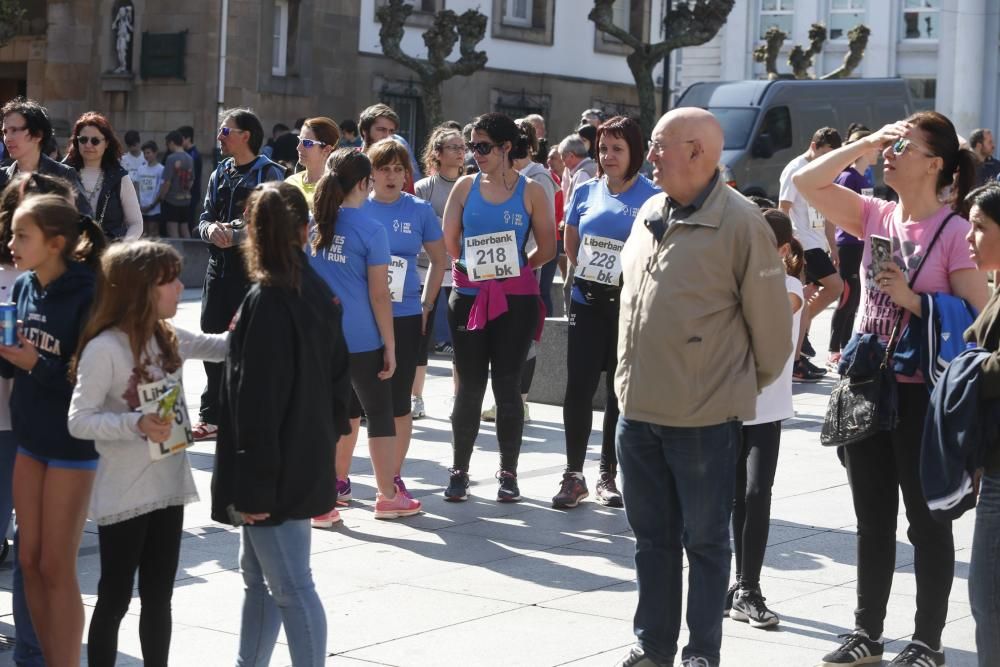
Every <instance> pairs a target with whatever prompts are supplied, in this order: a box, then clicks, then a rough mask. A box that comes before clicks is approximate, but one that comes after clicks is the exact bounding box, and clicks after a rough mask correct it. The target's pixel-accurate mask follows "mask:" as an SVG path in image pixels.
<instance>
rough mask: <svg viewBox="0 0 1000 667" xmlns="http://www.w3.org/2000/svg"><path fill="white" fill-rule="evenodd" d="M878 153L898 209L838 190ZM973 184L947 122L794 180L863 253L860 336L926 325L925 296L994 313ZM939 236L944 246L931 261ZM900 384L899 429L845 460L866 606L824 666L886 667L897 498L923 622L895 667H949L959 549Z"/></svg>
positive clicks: (908, 392) (872, 139) (901, 131)
mask: <svg viewBox="0 0 1000 667" xmlns="http://www.w3.org/2000/svg"><path fill="white" fill-rule="evenodd" d="M875 147H878V148H882V149H883V150H882V156H883V157H884V158H885V168H884V171H883V175H884V179H885V183H886V185H888V186H889V187H891V188H892V189H893V190H895V191H896V192H897V193H898V194H899V202H898V203H896V202H886V201H882V200H879V199H874V198H872V197H865V196H862V195H859V194H857V193H856V192H853V191H852V190H849V189H847V188H844V187H841V186H839V185H835V184H833V180H834V179H835V178H836V177H837V175H838V174H839V173H840V171H841V170H842V169H843V168H844V167H846V166H847V165H849V164H850V163H851V162H853V161H854V160H856V159H857V158H858V157H860V156H861V155H862V154H864V153H865V152H866V151H869V150H871V149H872V148H875ZM975 174H976V162H975V158H974V156H973V155H972V153H971V152H970V151H968V150H963V149H961V148H960V147H959V143H958V135H957V134H956V132H955V127H954V125H952V123H951V121H949V120H948V119H947V118H945V117H944V116H942V115H941V114H939V113H936V112H933V111H926V112H920V113H916V114H914V115H912V116H910V117H909V118H907V119H906V120H905V121H900V122H897V123H893V124H891V125H886V126H885V127H883V128H882V129H881V130H879V131H878V132H876V133H874V134H872V135H869V136H868V137H867V138H865V139H862V140H860V141H857V142H854V143H853V144H849V145H847V146H844V147H843V148H841V149H838V150H835V151H833V152H831V153H828V154H827V155H825V156H822V157H820V158H817V159H816V160H813V161H812V162H810V163H809V165H807V166H806V167H804V168H803V169H802V170H801V171H799V172H798V173H797V174H796V175H795V176H794V177H793V181H794V183H795V186H796V187H797V188H798V189H799V192H800V193H801V194H802V196H804V197H805V198H806V200H807V201H808V202H809V203H810V204H811V205H812V206H814V207H815V208H816V209H817V210H818V211H819V212H820V213H822V214H823V215H824V216H825V217H826V218H827V219H828V220H830V222H832V223H833V224H835V225H837V226H838V227H840V228H841V229H843V230H844V231H846V232H848V233H850V234H853V235H854V236H857V237H858V238H859V239H862V240H863V241H864V242H865V249H864V254H863V256H862V260H861V308H860V312H861V319H860V321H859V323H858V325H857V326H858V330H859V331H860V332H862V333H877V334H879V335H880V336H881V337H882V338H883V339H884V340H887V339H888V338H889V335H890V333H891V331H892V329H893V326H894V324H895V322H896V319H897V317H899V315H900V314H902V318H903V319H902V326H904V327H905V325H906V323H907V322H908V321H909V318H910V316H911V315H917V316H919V315H920V295H921V294H930V293H934V292H943V293H947V294H954V295H955V296H959V297H961V298H963V299H965V300H966V301H968V302H969V303H971V304H972V305H973V306H974V307H975V308H976V309H982V307H983V306H984V305H985V304H986V300H987V290H986V278H985V276H984V274H982V273H980V272H979V271H978V270H977V269H976V265H975V263H974V262H973V261H972V259H971V258H970V257H969V250H968V245H967V243H966V241H965V235H966V234H967V233H968V231H969V222H968V220H966V219H965V217H964V215H965V214H966V211H965V210H964V209H963V204H962V203H963V201H964V200H965V196H966V194H968V192H969V190H970V189H971V187H972V186H973V185H974V182H975ZM942 225H945V226H944V228H943V229H942V231H941V234H940V238H938V240H937V242H936V244H935V245H934V246H933V248H931V249H930V252H927V249H928V246H929V245H930V244H931V243H932V239H933V238H934V236H935V234H936V233H937V231H938V229H939V228H941V226H942ZM872 235H877V236H882V237H888V238H889V239H891V242H892V252H893V260H894V262H893V263H886V264H883V265H881V266H876V265H875V263H874V262H873V261H872V248H871V237H872ZM918 266H921V269H920V272H919V275H918V277H917V280H916V282H915V284H914V285H913V289H911V288H910V286H909V284H908V281H909V279H910V277H911V276H913V275H914V272H915V271H916V268H917V267H918ZM897 335H898V334H897ZM897 379H898V380H899V423H898V425H897V426H896V428H895V429H893V430H892V431H885V432H881V433H878V434H877V435H874V436H872V437H871V438H869V439H868V440H865V441H864V442H860V443H856V444H853V445H849V446H848V447H847V448H846V451H845V464H846V466H847V478H848V480H849V481H850V484H851V495H852V497H853V499H854V512H855V514H856V515H857V519H858V584H857V595H858V605H857V610H856V611H855V631H854V632H853V633H851V634H850V635H848V636H847V638H846V640H845V641H844V643H843V644H842V645H841V646H840V647H839V648H838V649H836V650H834V651H833V652H831V653H830V654H828V655H827V656H825V657H824V664H827V665H856V664H861V663H863V662H871V661H872V660H873V659H880V658H881V655H882V650H883V649H882V640H881V637H882V629H883V623H884V621H885V613H886V605H887V603H888V601H889V592H890V590H891V588H892V575H893V571H894V570H895V567H896V518H897V514H898V512H899V490H900V489H901V490H902V493H903V502H904V504H905V506H906V518H907V520H908V521H909V530H908V531H907V535H908V537H909V539H910V542H911V543H912V544H913V548H914V552H915V561H916V562H917V563H918V566H917V568H916V579H917V613H916V627H915V629H914V632H913V640H912V642H911V643H910V644H908V645H907V646H906V647H905V648H904V649H903V651H902V652H901V653H900V654H899V655H898V656H897V657H896V659H895V660H893V662H892V663H891V664H892V665H944V650H943V648H942V646H941V631H942V629H943V628H944V624H945V621H946V619H947V609H948V595H949V593H950V592H951V584H952V579H953V578H954V572H955V546H954V540H953V539H952V532H951V524H950V523H943V522H939V521H937V520H935V519H933V518H932V517H931V515H930V511H929V510H928V508H927V503H926V502H924V498H923V493H922V492H921V488H920V472H919V466H920V440H921V434H922V431H923V424H924V416H925V414H926V412H927V404H928V391H927V388H926V386H925V385H924V383H923V378H922V377H920V376H919V375H917V376H916V377H907V376H897Z"/></svg>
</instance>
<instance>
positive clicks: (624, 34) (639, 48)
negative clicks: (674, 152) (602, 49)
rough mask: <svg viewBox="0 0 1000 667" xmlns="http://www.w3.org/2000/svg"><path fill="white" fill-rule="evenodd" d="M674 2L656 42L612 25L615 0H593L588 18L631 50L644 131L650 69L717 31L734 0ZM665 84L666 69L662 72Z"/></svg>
mask: <svg viewBox="0 0 1000 667" xmlns="http://www.w3.org/2000/svg"><path fill="white" fill-rule="evenodd" d="M668 1H672V2H673V3H674V5H673V8H672V9H671V11H670V19H669V21H667V22H665V24H664V37H663V40H662V41H660V42H657V43H655V44H649V43H646V42H643V41H642V40H641V39H640V38H638V37H636V36H635V35H633V34H632V33H630V32H628V31H627V30H623V29H622V28H621V27H619V26H617V25H615V24H614V21H613V20H612V19H613V11H612V5H613V4H614V0H594V8H593V9H591V10H590V16H589V18H590V20H591V21H593V22H594V25H595V26H597V29H598V30H600V31H601V32H603V33H605V34H607V35H610V36H611V37H614V38H615V39H617V40H618V41H620V42H621V43H623V44H625V45H626V46H628V47H629V48H630V49H632V52H631V53H629V54H628V56H627V57H626V58H625V60H626V62H627V63H628V68H629V70H630V71H631V72H632V77H633V78H634V79H635V86H636V89H637V90H638V92H639V123H640V124H641V125H642V130H643V132H644V133H645V134H647V135H648V134H649V133H650V132H652V130H653V125H654V124H655V123H656V86H655V85H654V83H653V69H654V68H655V67H656V66H657V65H658V64H660V63H661V62H663V57H664V56H665V55H667V54H668V53H670V52H671V51H673V50H675V49H680V48H683V47H685V46H698V45H699V44H704V43H705V42H707V41H709V40H710V39H712V38H713V37H715V35H716V33H718V32H719V29H720V28H722V26H723V25H725V23H726V19H727V18H728V17H729V12H730V11H732V9H733V4H734V3H735V0H668ZM663 74H664V85H666V78H667V72H664V73H663Z"/></svg>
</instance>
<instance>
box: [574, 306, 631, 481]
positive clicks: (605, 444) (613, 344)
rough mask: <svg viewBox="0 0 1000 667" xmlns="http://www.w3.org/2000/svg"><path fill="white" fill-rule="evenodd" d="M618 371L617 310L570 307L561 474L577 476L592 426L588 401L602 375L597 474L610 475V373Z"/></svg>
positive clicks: (613, 419)
mask: <svg viewBox="0 0 1000 667" xmlns="http://www.w3.org/2000/svg"><path fill="white" fill-rule="evenodd" d="M617 367H618V307H617V304H605V305H589V304H583V303H578V302H576V301H571V302H570V306H569V332H568V340H567V342H566V395H565V397H564V399H563V425H564V427H565V431H566V469H567V470H569V471H571V472H582V471H583V462H584V459H586V457H587V442H588V440H589V439H590V430H591V428H592V427H593V423H594V411H593V407H592V406H593V401H594V393H595V392H596V391H597V385H598V383H599V382H600V381H601V372H602V371H604V373H605V380H604V381H605V386H606V387H607V392H608V404H607V406H605V408H604V430H603V432H602V437H601V463H600V470H601V472H609V473H611V474H614V472H615V470H616V469H617V467H618V460H617V457H616V455H615V428H616V427H617V424H618V397H617V396H615V369H616V368H617Z"/></svg>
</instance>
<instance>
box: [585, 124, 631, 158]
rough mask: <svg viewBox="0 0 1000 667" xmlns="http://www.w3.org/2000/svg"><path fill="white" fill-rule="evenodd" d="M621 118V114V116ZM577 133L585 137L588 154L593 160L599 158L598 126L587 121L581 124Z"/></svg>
mask: <svg viewBox="0 0 1000 667" xmlns="http://www.w3.org/2000/svg"><path fill="white" fill-rule="evenodd" d="M619 118H620V116H619ZM576 133H577V134H578V135H580V136H581V137H583V139H584V141H585V142H586V144H587V155H588V156H589V157H590V159H591V160H596V159H597V126H596V125H591V124H590V123H586V124H584V125H581V126H580V127H579V128H578V129H577V131H576Z"/></svg>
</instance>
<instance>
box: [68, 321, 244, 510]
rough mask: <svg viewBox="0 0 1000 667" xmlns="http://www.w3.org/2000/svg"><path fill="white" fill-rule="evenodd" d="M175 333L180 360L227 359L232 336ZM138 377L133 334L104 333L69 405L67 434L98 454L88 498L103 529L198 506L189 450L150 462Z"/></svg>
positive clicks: (153, 349) (90, 348) (87, 355)
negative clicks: (170, 509) (176, 508)
mask: <svg viewBox="0 0 1000 667" xmlns="http://www.w3.org/2000/svg"><path fill="white" fill-rule="evenodd" d="M176 331H177V339H178V342H179V347H180V355H181V359H184V360H187V359H202V360H205V361H222V360H224V359H225V356H226V349H227V347H228V339H229V335H228V334H218V335H207V334H201V333H191V332H188V331H185V330H183V329H176ZM148 349H149V352H150V354H148V356H147V358H149V359H158V358H159V348H158V347H157V346H156V343H155V341H150V342H149V348H148ZM150 371H151V374H152V376H153V377H154V378H157V377H163V372H162V371H161V370H160V369H158V368H155V367H151V368H150ZM177 375H178V376H179V375H180V371H178V373H177ZM137 378H138V375H137V374H136V372H135V363H134V360H133V358H132V351H131V350H130V349H129V344H128V336H127V335H126V334H125V332H123V331H121V330H120V329H108V330H106V331H103V332H101V333H100V334H99V335H98V336H97V337H95V338H94V339H93V340H91V341H90V342H89V343H87V346H86V347H85V348H84V349H83V353H82V354H81V355H80V363H79V368H78V370H77V379H76V387H74V389H73V398H72V400H71V401H70V406H69V432H70V434H72V435H73V437H75V438H80V439H83V440H93V441H94V445H95V447H96V449H97V453H98V454H99V455H100V459H99V460H98V463H97V478H96V480H95V481H94V490H93V493H92V494H91V499H90V518H91V519H93V520H94V522H96V523H97V525H99V526H104V525H108V524H113V523H119V522H121V521H125V520H126V519H131V518H134V517H137V516H141V515H143V514H147V513H149V512H152V511H155V510H158V509H163V508H164V507H170V506H173V505H185V504H187V503H190V502H195V501H197V500H198V491H197V489H196V488H195V485H194V478H193V477H192V475H191V466H190V464H189V463H188V459H187V454H186V453H185V452H181V453H179V454H174V455H173V456H168V457H166V458H164V459H160V460H158V461H154V460H153V459H152V458H151V457H150V454H149V445H148V443H147V441H146V438H145V437H144V436H143V435H142V434H141V433H140V431H139V419H140V418H141V417H142V414H141V413H140V412H138V411H137V407H138V406H137V403H136V401H137V400H138V397H137V395H136V394H135V387H136V382H137ZM130 390H131V392H130ZM130 393H131V394H132V395H131V396H129V394H130Z"/></svg>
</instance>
